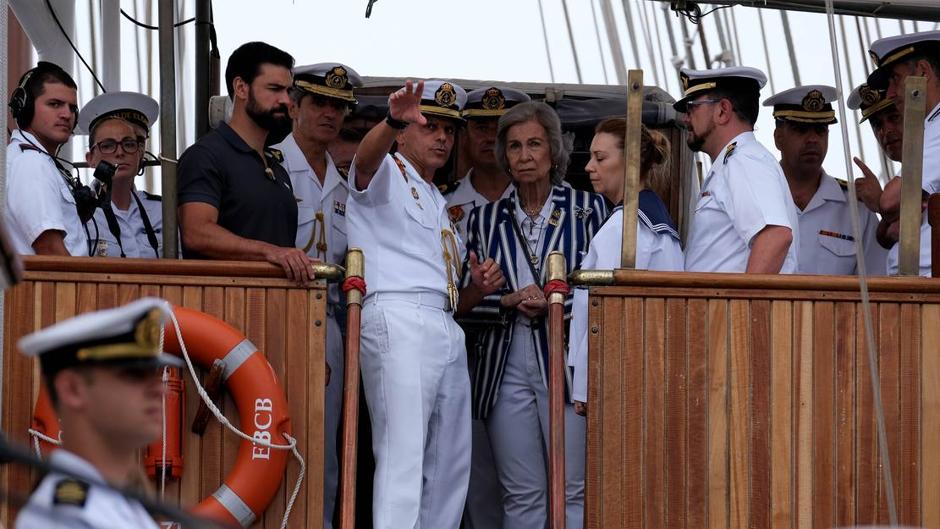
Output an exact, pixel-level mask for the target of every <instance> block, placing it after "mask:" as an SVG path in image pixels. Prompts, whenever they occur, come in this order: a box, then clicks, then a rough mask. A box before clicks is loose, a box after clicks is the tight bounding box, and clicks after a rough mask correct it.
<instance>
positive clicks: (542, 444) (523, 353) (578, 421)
mask: <svg viewBox="0 0 940 529" xmlns="http://www.w3.org/2000/svg"><path fill="white" fill-rule="evenodd" d="M534 340H535V335H534V333H533V332H532V329H531V328H530V327H528V326H527V325H524V324H522V323H521V322H517V323H516V325H515V327H514V329H513V337H512V346H511V348H510V350H509V358H507V359H506V368H505V370H504V371H503V381H502V383H501V384H500V387H499V395H498V397H497V398H496V403H495V405H494V406H493V409H492V410H491V411H490V413H489V417H487V420H486V421H487V423H486V427H487V431H488V433H489V436H490V441H491V442H492V446H493V455H494V457H495V458H496V470H497V473H498V475H499V480H500V482H501V483H502V485H503V489H504V490H505V493H504V496H503V510H504V514H503V527H505V528H507V529H508V528H510V527H511V528H512V529H545V528H546V527H547V524H548V439H549V425H548V389H547V388H546V386H545V383H544V382H542V375H541V373H540V371H539V364H538V359H537V358H536V354H537V353H536V351H535V342H534ZM585 428H586V422H585V419H584V417H581V416H580V415H578V414H576V413H575V412H574V406H573V405H571V404H565V480H566V483H565V493H566V496H567V499H566V504H567V505H566V508H565V514H566V516H565V518H566V527H567V528H568V529H581V527H582V525H583V521H584V459H585V455H584V444H585V431H586V430H585Z"/></svg>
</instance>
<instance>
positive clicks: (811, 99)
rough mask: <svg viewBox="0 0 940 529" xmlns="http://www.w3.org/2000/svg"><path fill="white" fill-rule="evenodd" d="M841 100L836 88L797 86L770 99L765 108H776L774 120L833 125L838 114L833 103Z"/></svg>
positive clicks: (813, 85)
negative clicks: (833, 107)
mask: <svg viewBox="0 0 940 529" xmlns="http://www.w3.org/2000/svg"><path fill="white" fill-rule="evenodd" d="M838 100H839V91H838V90H836V88H835V87H834V86H828V85H822V84H812V85H804V86H797V87H796V88H791V89H789V90H784V91H783V92H780V93H779V94H776V95H773V96H771V97H768V98H767V100H766V101H764V106H765V107H774V119H779V120H782V121H792V122H794V123H819V124H823V125H832V124H833V123H838V122H837V121H836V112H835V110H833V109H832V103H833V102H834V101H838Z"/></svg>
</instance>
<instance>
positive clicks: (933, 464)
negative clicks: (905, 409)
mask: <svg viewBox="0 0 940 529" xmlns="http://www.w3.org/2000/svg"><path fill="white" fill-rule="evenodd" d="M938 322H940V305H924V307H923V310H922V311H921V337H922V338H921V343H922V344H938V343H940V325H938ZM924 353H925V354H923V355H922V357H921V358H922V361H923V364H922V368H921V380H920V382H919V385H920V389H921V399H922V400H921V403H922V423H921V451H920V457H921V463H922V464H921V474H920V484H921V490H922V494H923V503H922V506H923V508H922V511H921V512H922V515H923V516H922V522H921V523H922V525H923V527H929V528H931V529H938V528H940V479H937V476H940V450H937V449H936V448H935V447H938V446H940V384H938V383H937V381H938V380H940V354H937V351H936V347H935V345H934V346H932V347H931V349H930V350H929V351H924Z"/></svg>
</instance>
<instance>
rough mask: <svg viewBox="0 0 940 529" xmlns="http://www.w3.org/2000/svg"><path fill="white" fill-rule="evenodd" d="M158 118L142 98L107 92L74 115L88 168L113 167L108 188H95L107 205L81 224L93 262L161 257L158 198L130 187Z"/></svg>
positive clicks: (154, 106) (155, 109)
mask: <svg viewBox="0 0 940 529" xmlns="http://www.w3.org/2000/svg"><path fill="white" fill-rule="evenodd" d="M159 114H160V106H159V105H158V104H157V102H156V101H154V99H153V98H151V97H148V96H146V95H144V94H139V93H136V92H107V93H104V94H101V95H99V96H97V97H95V98H94V99H92V100H91V101H89V102H88V104H87V105H85V108H84V109H83V112H82V113H81V114H80V115H79V118H78V128H79V130H81V131H83V132H85V133H87V134H88V152H87V153H86V154H85V161H86V162H88V165H89V167H91V168H92V169H93V170H94V169H95V168H96V167H97V166H98V164H99V163H101V162H102V161H105V162H108V163H110V164H112V165H114V166H115V170H114V175H113V176H112V177H111V182H96V184H98V185H103V186H106V187H107V189H108V193H109V194H110V197H111V200H110V201H108V202H104V203H102V204H101V207H100V208H98V209H97V210H95V215H94V217H92V220H90V221H89V222H88V223H87V228H88V233H89V235H90V237H91V242H92V249H93V251H94V253H93V255H95V256H98V257H143V258H159V257H162V256H163V203H162V202H161V198H160V196H159V195H154V194H151V193H148V192H146V191H140V190H138V189H137V187H136V185H135V184H134V178H135V177H137V176H140V175H142V174H143V171H144V167H143V161H144V153H145V152H146V142H147V138H148V137H149V136H150V127H151V126H152V125H153V123H154V122H155V121H156V120H157V118H159Z"/></svg>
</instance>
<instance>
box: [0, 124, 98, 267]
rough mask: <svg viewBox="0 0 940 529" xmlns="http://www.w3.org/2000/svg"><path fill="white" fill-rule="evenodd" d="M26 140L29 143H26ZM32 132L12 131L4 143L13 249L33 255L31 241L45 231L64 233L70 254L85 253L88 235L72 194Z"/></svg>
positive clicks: (7, 218)
mask: <svg viewBox="0 0 940 529" xmlns="http://www.w3.org/2000/svg"><path fill="white" fill-rule="evenodd" d="M30 142H31V143H32V145H30ZM24 144H25V145H28V146H30V147H36V148H39V149H43V147H42V145H41V144H40V143H39V140H37V139H36V138H35V136H33V135H32V134H30V133H28V132H25V131H22V130H15V131H13V135H12V138H11V140H10V144H9V145H8V146H7V203H6V206H7V207H6V213H5V215H6V222H7V226H9V231H10V238H11V239H12V240H13V249H14V250H15V251H16V252H17V253H20V254H24V255H34V254H35V253H36V252H35V251H33V243H34V242H35V241H36V239H37V238H39V236H40V235H41V234H42V233H43V232H45V231H49V230H57V231H62V232H65V248H66V249H67V250H68V252H69V253H70V254H71V255H73V256H83V257H87V256H88V236H87V235H86V233H85V227H84V226H83V225H82V222H81V220H79V218H78V211H77V210H76V209H75V197H73V196H72V192H71V190H69V186H68V184H67V183H66V181H65V177H64V176H63V174H62V173H60V172H59V169H58V168H57V167H56V165H55V162H53V160H52V158H51V157H50V156H49V155H48V154H46V151H45V149H43V150H42V152H40V151H36V150H33V149H27V150H23V148H22V147H21V145H24Z"/></svg>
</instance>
